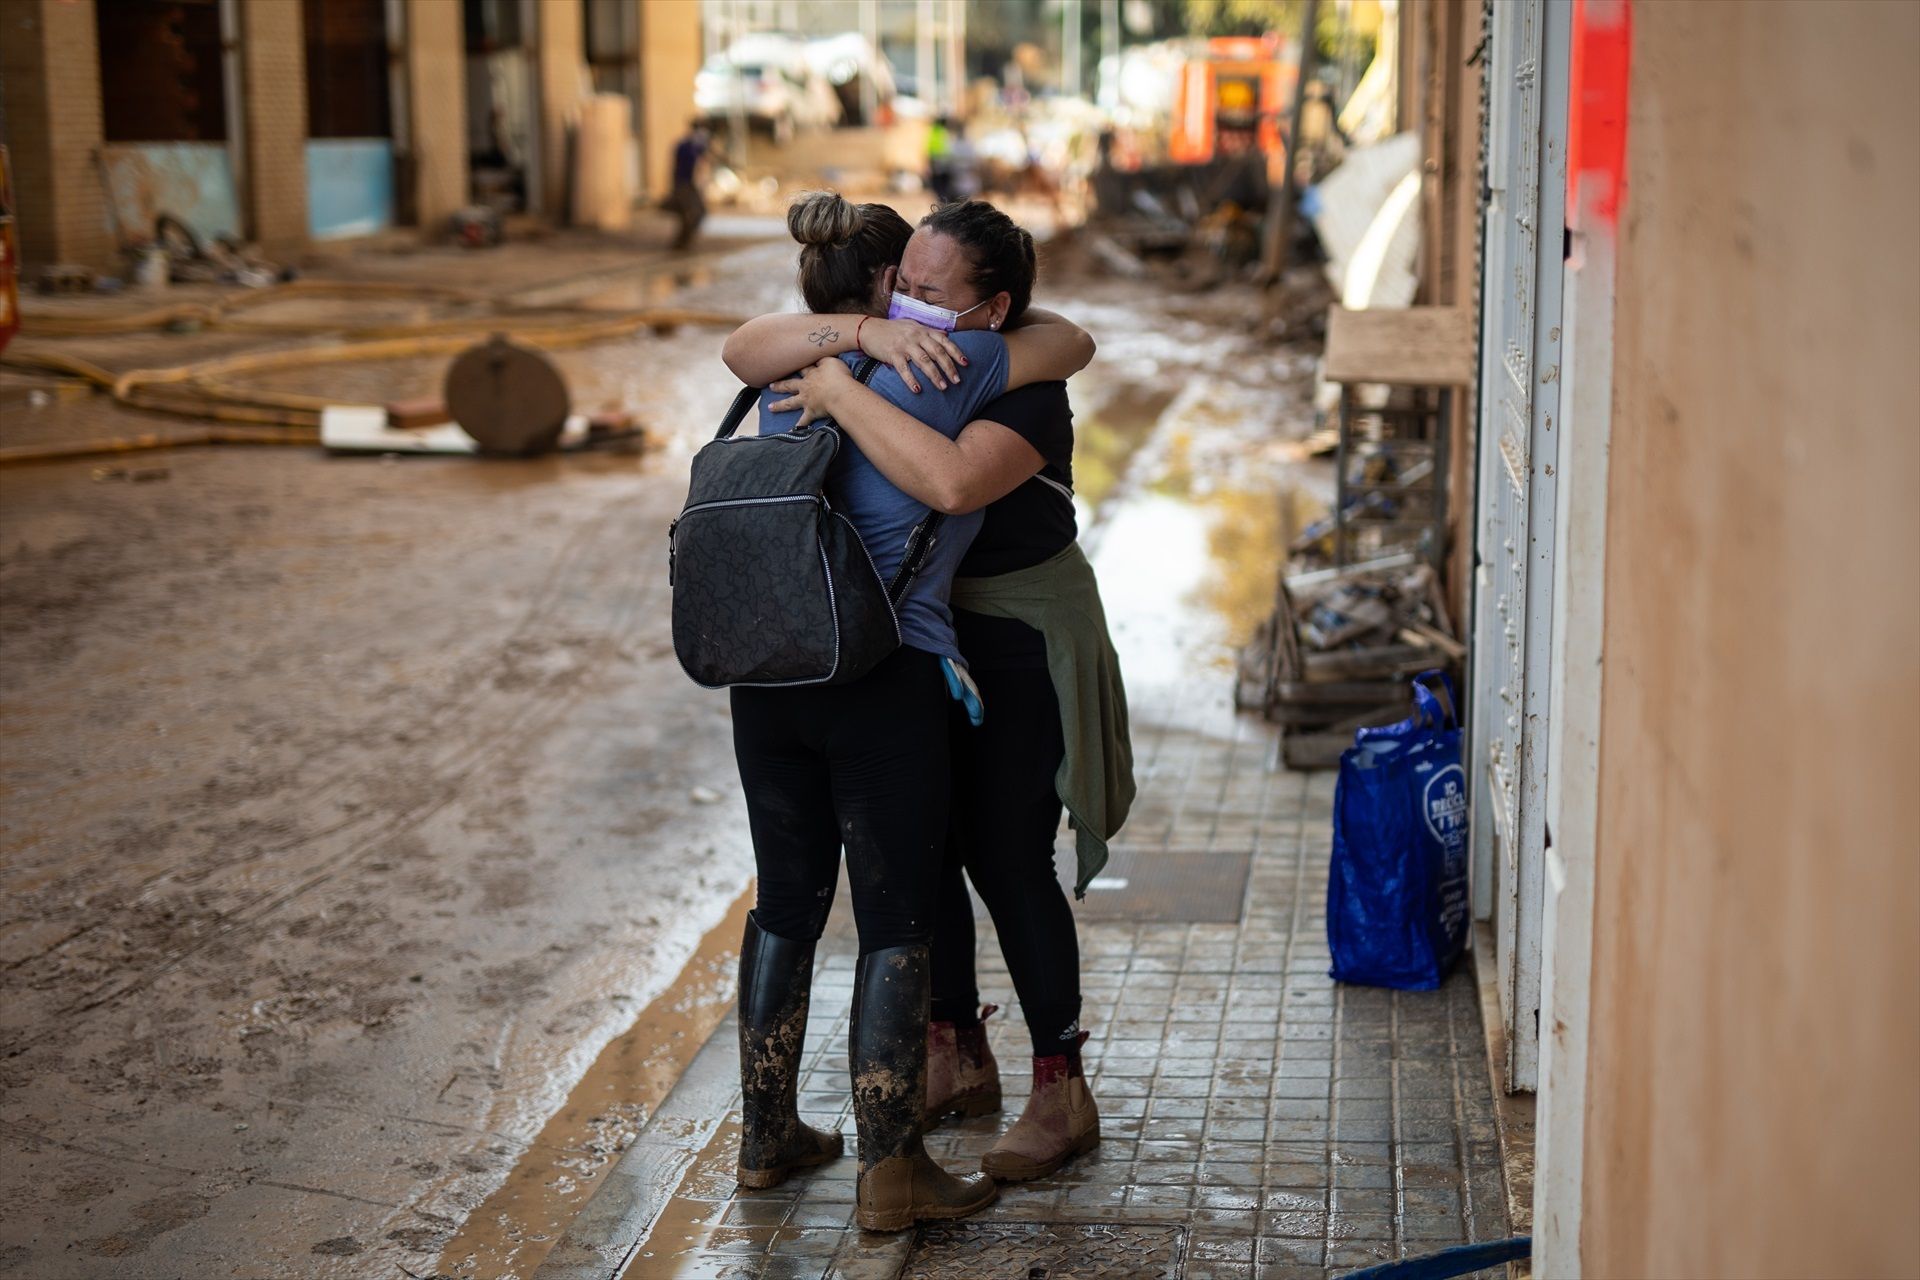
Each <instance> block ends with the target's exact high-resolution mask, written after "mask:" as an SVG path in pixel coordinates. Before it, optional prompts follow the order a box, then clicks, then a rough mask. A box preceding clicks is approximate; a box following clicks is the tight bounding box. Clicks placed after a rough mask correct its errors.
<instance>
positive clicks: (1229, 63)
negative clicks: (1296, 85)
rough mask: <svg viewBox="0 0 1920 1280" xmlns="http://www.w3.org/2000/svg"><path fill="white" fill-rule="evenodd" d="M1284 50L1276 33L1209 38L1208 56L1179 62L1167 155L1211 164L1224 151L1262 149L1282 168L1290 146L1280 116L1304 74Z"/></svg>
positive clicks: (1178, 160) (1240, 152) (1179, 160)
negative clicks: (1287, 144)
mask: <svg viewBox="0 0 1920 1280" xmlns="http://www.w3.org/2000/svg"><path fill="white" fill-rule="evenodd" d="M1282 54H1283V45H1282V41H1281V39H1280V37H1279V36H1274V35H1265V36H1219V37H1215V38H1214V39H1211V40H1208V41H1207V43H1206V52H1205V54H1204V56H1201V57H1197V58H1193V59H1191V60H1189V61H1187V62H1186V63H1184V64H1182V65H1181V67H1180V78H1179V82H1178V84H1177V85H1176V86H1175V91H1174V100H1173V120H1172V129H1171V131H1170V134H1169V136H1168V140H1167V152H1168V158H1169V159H1171V160H1172V161H1173V162H1174V163H1175V164H1208V163H1210V162H1211V161H1213V160H1214V159H1215V158H1217V157H1219V156H1221V155H1223V154H1225V155H1245V154H1246V153H1247V152H1248V151H1253V150H1257V151H1259V152H1260V153H1261V154H1262V155H1265V156H1266V157H1267V158H1268V160H1269V163H1270V164H1271V165H1272V166H1273V167H1274V170H1275V171H1276V172H1277V171H1278V162H1279V157H1281V156H1282V155H1283V153H1284V152H1285V150H1286V143H1285V141H1284V139H1283V138H1282V137H1281V131H1280V121H1281V119H1282V117H1283V114H1284V113H1285V112H1286V110H1287V103H1288V102H1290V101H1291V99H1292V94H1293V82H1294V78H1295V77H1296V76H1297V75H1298V74H1299V64H1298V63H1297V62H1296V61H1295V60H1294V59H1293V58H1291V57H1283V56H1282Z"/></svg>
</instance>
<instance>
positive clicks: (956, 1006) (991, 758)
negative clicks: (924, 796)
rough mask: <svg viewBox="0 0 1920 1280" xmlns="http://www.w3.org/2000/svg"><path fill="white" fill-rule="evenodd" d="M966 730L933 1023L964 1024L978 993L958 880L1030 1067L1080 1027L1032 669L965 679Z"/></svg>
mask: <svg viewBox="0 0 1920 1280" xmlns="http://www.w3.org/2000/svg"><path fill="white" fill-rule="evenodd" d="M973 677H974V680H975V682H976V683H977V684H978V685H979V686H980V696H981V699H982V701H984V702H985V703H986V708H987V716H986V722H985V723H984V724H982V725H980V726H979V727H978V728H975V727H973V726H972V725H969V724H968V723H967V722H966V718H965V717H964V716H955V717H953V730H952V733H953V767H954V775H953V824H952V833H953V838H952V842H951V844H950V845H949V849H948V857H947V863H946V866H945V867H944V868H943V869H942V871H941V879H940V891H939V893H940V896H939V905H938V909H937V912H936V915H937V921H936V928H935V931H934V943H933V1017H934V1019H935V1020H936V1021H944V1022H961V1023H970V1022H973V1021H974V1020H975V1018H976V1017H977V1013H976V1010H977V1007H978V1004H979V999H980V996H979V990H978V985H977V980H976V978H975V975H974V966H973V950H974V937H973V903H972V902H971V901H970V900H969V899H968V897H967V886H966V882H965V881H964V880H962V879H961V874H960V869H961V866H962V864H964V865H965V867H966V873H967V879H970V880H972V881H973V887H974V889H975V890H976V891H977V892H978V893H979V894H980V899H981V901H983V902H985V903H986V904H987V911H988V912H989V913H990V914H991V915H992V916H993V924H994V928H995V929H996V930H997V931H998V932H999V935H1000V951H1001V954H1003V955H1004V956H1006V959H1007V971H1008V973H1009V974H1011V975H1012V978H1013V987H1014V990H1015V991H1016V992H1018V993H1019V996H1020V1009H1021V1012H1022V1013H1024V1014H1025V1015H1026V1020H1027V1033H1028V1034H1029V1035H1030V1036H1032V1037H1033V1053H1034V1056H1035V1057H1037V1058H1043V1057H1049V1056H1051V1055H1054V1054H1058V1053H1065V1052H1071V1051H1072V1048H1073V1040H1074V1036H1075V1034H1076V1033H1077V1032H1078V1031H1079V1027H1080V940H1079V938H1078V937H1077V936H1076V935H1075V933H1074V927H1073V908H1072V907H1070V906H1069V905H1068V904H1067V895H1066V893H1065V892H1064V891H1062V889H1061V888H1060V880H1059V877H1058V876H1057V875H1055V873H1054V869H1053V841H1054V836H1055V835H1056V834H1057V833H1058V832H1059V829H1060V808H1061V806H1060V796H1059V794H1058V793H1057V792H1056V791H1055V790H1054V772H1055V771H1056V770H1057V769H1058V768H1059V767H1060V758H1061V756H1062V754H1063V753H1064V752H1065V750H1066V748H1065V746H1064V745H1063V743H1062V739H1061V735H1060V704H1059V701H1058V700H1057V699H1056V698H1055V696H1054V692H1053V681H1052V679H1051V677H1049V676H1048V675H1047V672H1046V670H1045V669H1044V668H1040V669H1035V670H1011V671H988V670H982V671H975V672H973Z"/></svg>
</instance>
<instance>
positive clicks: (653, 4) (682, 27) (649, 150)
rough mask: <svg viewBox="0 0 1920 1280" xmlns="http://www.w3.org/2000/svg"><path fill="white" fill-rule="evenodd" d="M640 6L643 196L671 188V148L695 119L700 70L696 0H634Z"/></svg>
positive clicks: (697, 6)
mask: <svg viewBox="0 0 1920 1280" xmlns="http://www.w3.org/2000/svg"><path fill="white" fill-rule="evenodd" d="M635 3H636V4H638V5H639V6H640V173H641V180H642V181H643V182H645V183H646V184H647V193H648V194H649V195H653V196H658V195H661V194H664V193H665V192H667V191H668V190H670V189H671V188H672V186H673V144H674V143H676V142H678V141H679V140H680V136H681V134H683V133H685V132H686V128H687V121H688V120H690V119H692V118H693V77H694V73H695V72H697V71H699V70H700V38H701V32H700V5H699V3H698V0H635Z"/></svg>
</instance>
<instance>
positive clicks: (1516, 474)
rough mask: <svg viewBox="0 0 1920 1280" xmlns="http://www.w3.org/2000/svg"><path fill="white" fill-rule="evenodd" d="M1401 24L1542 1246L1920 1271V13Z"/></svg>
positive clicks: (1480, 750) (1485, 950)
mask: <svg viewBox="0 0 1920 1280" xmlns="http://www.w3.org/2000/svg"><path fill="white" fill-rule="evenodd" d="M1400 18H1401V23H1402V27H1401V30H1402V37H1403V40H1404V41H1405V44H1404V46H1403V48H1404V55H1403V70H1402V74H1403V76H1405V77H1406V78H1407V84H1406V85H1405V86H1404V94H1403V98H1402V103H1403V107H1402V110H1403V114H1404V115H1405V118H1406V121H1407V124H1408V126H1409V127H1413V128H1418V129H1421V130H1422V132H1423V136H1424V138H1425V154H1426V157H1427V158H1426V166H1425V168H1426V173H1427V175H1428V183H1429V187H1430V191H1429V205H1428V207H1427V209H1426V210H1425V212H1424V216H1423V227H1422V231H1423V252H1424V254H1425V257H1424V271H1423V277H1422V279H1423V296H1422V301H1423V302H1427V303H1431V304H1434V305H1450V306H1471V307H1474V308H1476V309H1477V312H1478V314H1479V318H1480V332H1481V354H1480V376H1479V387H1478V390H1477V396H1476V401H1477V404H1476V407H1475V412H1474V413H1472V414H1470V415H1464V416H1466V417H1467V418H1468V422H1467V423H1466V424H1464V426H1463V427H1462V430H1463V431H1464V432H1465V433H1466V435H1467V436H1469V437H1470V439H1467V440H1465V441H1464V442H1463V447H1462V448H1461V449H1460V450H1459V451H1458V453H1457V455H1456V456H1459V457H1463V458H1467V457H1477V459H1478V465H1477V466H1475V467H1474V468H1473V470H1472V472H1471V474H1470V476H1469V477H1466V478H1465V480H1464V482H1462V479H1463V478H1462V477H1460V476H1459V475H1458V474H1457V473H1456V477H1455V484H1454V486H1453V494H1454V509H1455V516H1456V519H1455V522H1454V525H1453V528H1454V531H1455V537H1456V542H1455V548H1454V549H1455V552H1456V555H1455V559H1454V564H1455V565H1457V566H1460V567H1461V568H1462V569H1463V570H1464V571H1465V579H1466V580H1465V582H1464V584H1463V585H1464V587H1465V589H1466V593H1467V594H1468V595H1469V596H1470V598H1471V616H1472V618H1473V625H1472V628H1471V631H1470V635H1471V636H1472V637H1473V646H1472V650H1473V651H1472V656H1471V666H1472V683H1473V685H1474V687H1475V692H1474V701H1473V707H1472V715H1471V717H1470V723H1469V725H1468V746H1467V750H1468V753H1469V755H1470V757H1472V759H1471V763H1472V766H1473V773H1474V779H1475V782H1474V795H1473V819H1472V821H1473V829H1474V833H1475V841H1476V845H1477V853H1478V857H1477V860H1476V865H1475V877H1476V885H1475V897H1476V907H1477V912H1478V915H1479V916H1480V917H1481V920H1482V928H1481V932H1480V936H1479V939H1478V940H1477V942H1476V950H1477V951H1478V955H1477V961H1478V962H1479V963H1481V964H1485V965H1489V966H1491V968H1492V970H1493V974H1494V979H1493V980H1492V981H1490V982H1488V983H1486V984H1485V985H1486V987H1487V988H1489V989H1490V990H1492V991H1493V992H1495V993H1496V995H1497V998H1496V999H1494V1000H1493V1001H1492V1002H1491V1003H1490V1004H1489V1005H1488V1007H1487V1008H1486V1009H1485V1010H1484V1012H1485V1014H1486V1017H1487V1019H1488V1021H1489V1022H1490V1023H1492V1024H1494V1026H1495V1033H1496V1034H1495V1035H1494V1036H1493V1037H1492V1040H1493V1043H1494V1044H1496V1045H1497V1046H1499V1051H1498V1054H1497V1057H1496V1061H1495V1062H1494V1064H1493V1065H1494V1070H1495V1075H1496V1081H1495V1083H1496V1086H1497V1087H1503V1088H1505V1089H1507V1090H1508V1091H1510V1092H1512V1093H1516V1094H1520V1095H1531V1096H1532V1097H1533V1112H1532V1121H1533V1132H1532V1135H1531V1137H1528V1136H1526V1135H1524V1134H1523V1135H1522V1138H1521V1140H1522V1141H1523V1142H1528V1143H1530V1149H1528V1150H1526V1151H1525V1152H1524V1153H1521V1155H1522V1158H1521V1159H1520V1160H1519V1161H1517V1162H1515V1163H1514V1164H1513V1165H1511V1166H1510V1167H1511V1168H1515V1169H1519V1170H1523V1171H1524V1170H1527V1169H1531V1171H1532V1173H1533V1177H1534V1182H1533V1187H1532V1191H1531V1196H1530V1203H1531V1205H1532V1223H1531V1233H1532V1235H1533V1239H1534V1254H1533V1270H1534V1274H1536V1275H1541V1276H1549V1277H1553V1278H1554V1280H1562V1278H1563V1277H1572V1276H1579V1275H1590V1276H1626V1275H1633V1276H1714V1275H1739V1276H1802V1275H1848V1276H1895V1275H1910V1274H1913V1272H1914V1270H1915V1268H1916V1267H1920V1220H1916V1218H1915V1216H1914V1213H1913V1206H1914V1205H1915V1204H1916V1203H1920V1087H1917V1086H1916V1081H1920V790H1917V789H1916V788H1915V786H1914V780H1915V779H1916V778H1920V660H1916V657H1915V655H1916V653H1920V506H1916V504H1915V502H1914V500H1913V498H1912V494H1911V485H1912V483H1913V481H1914V478H1915V477H1916V476H1920V432H1916V430H1915V409H1914V405H1915V404H1916V403H1920V366H1917V365H1916V362H1915V360H1914V352H1916V351H1920V247H1916V243H1915V241H1914V238H1913V235H1912V224H1913V219H1914V216H1915V210H1916V209H1920V150H1916V148H1915V147H1914V145H1913V142H1912V136H1911V133H1912V122H1913V121H1915V120H1916V119H1920V80H1916V78H1915V76H1914V75H1913V67H1914V65H1915V60H1916V58H1920V7H1915V6H1912V5H1886V4H1877V3H1872V2H1870V0H1860V2H1854V0H1782V2H1780V3H1772V4H1765V5H1755V4H1745V5H1742V4H1724V3H1716V2H1712V0H1662V2H1661V3H1657V4H1655V3H1632V2H1631V0H1492V3H1490V4H1481V3H1477V2H1475V0H1407V3H1404V4H1403V5H1402V6H1401V7H1400ZM1463 55H1470V56H1463ZM1838 85H1845V86H1847V88H1846V91H1845V92H1835V86H1838ZM1481 104H1483V107H1482V106H1481ZM1476 108H1480V109H1476ZM1463 194H1464V195H1465V197H1466V198H1467V199H1470V200H1471V201H1472V202H1473V203H1475V204H1477V205H1478V206H1479V207H1478V208H1477V209H1476V210H1475V211H1474V216H1473V217H1472V218H1471V221H1472V222H1473V223H1474V224H1476V231H1477V237H1478V242H1477V245H1476V244H1474V243H1473V242H1471V241H1469V240H1468V239H1467V238H1466V237H1464V236H1463V235H1462V224H1461V221H1460V218H1459V216H1458V210H1457V207H1456V202H1457V201H1458V200H1459V199H1460V198H1461V197H1462V195H1463ZM1476 257H1477V261H1476ZM1470 263H1471V264H1473V265H1472V266H1471V267H1470V268H1469V267H1468V264H1470ZM1462 539H1464V542H1465V545H1462V543H1461V541H1460V540H1462ZM1522 1225H1525V1224H1524V1222H1523V1221H1517V1222H1516V1226H1522Z"/></svg>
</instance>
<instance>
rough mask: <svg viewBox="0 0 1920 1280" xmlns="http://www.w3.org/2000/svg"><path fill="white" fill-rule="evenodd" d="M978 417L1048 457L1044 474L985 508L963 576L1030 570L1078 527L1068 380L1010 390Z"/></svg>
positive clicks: (964, 562) (963, 565)
mask: <svg viewBox="0 0 1920 1280" xmlns="http://www.w3.org/2000/svg"><path fill="white" fill-rule="evenodd" d="M980 417H981V418H984V419H986V420H987V421H989V422H997V423H999V424H1000V425H1001V426H1003V427H1006V428H1007V429H1008V430H1010V431H1013V432H1015V433H1016V434H1018V435H1019V436H1020V438H1021V439H1023V440H1025V441H1026V442H1027V443H1028V444H1030V445H1032V446H1033V449H1034V452H1035V453H1038V454H1039V455H1040V456H1041V457H1042V458H1044V459H1046V465H1045V466H1044V467H1042V468H1041V469H1040V474H1039V475H1036V476H1034V477H1032V478H1031V479H1029V480H1027V481H1026V482H1025V483H1024V484H1022V485H1020V486H1019V487H1018V488H1016V489H1015V490H1014V491H1013V492H1012V493H1009V494H1008V495H1007V496H1006V497H1004V498H1001V499H1000V500H999V501H998V502H995V503H992V504H990V505H989V506H988V507H987V518H986V520H985V521H984V522H983V523H982V524H981V526H980V532H979V533H977V534H975V535H974V539H973V545H972V546H970V547H968V548H967V554H966V556H965V557H963V558H962V559H961V561H960V571H959V576H960V577H962V578H991V577H994V576H996V575H998V574H1002V573H1012V572H1013V571H1014V570H1016V569H1031V568H1032V567H1033V566H1034V565H1036V564H1039V563H1040V562H1041V561H1042V560H1045V559H1047V558H1048V557H1050V556H1052V555H1055V554H1057V553H1058V552H1059V551H1061V550H1062V549H1064V548H1065V547H1066V545H1067V544H1068V543H1070V542H1072V541H1073V540H1074V538H1075V537H1076V536H1077V535H1078V533H1079V530H1078V527H1077V526H1076V524H1075V522H1074V515H1073V406H1072V405H1071V404H1069V403H1068V401H1067V384H1066V383H1064V382H1035V383H1031V384H1029V385H1027V386H1024V387H1021V388H1020V389H1019V390H1018V391H1009V392H1008V393H1007V394H1006V395H1003V396H1001V397H1000V398H999V399H998V400H995V401H993V402H992V403H991V404H989V405H987V407H986V408H984V409H982V410H981V411H980Z"/></svg>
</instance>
